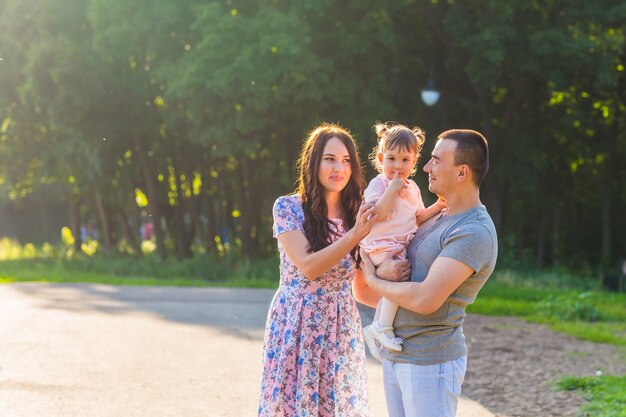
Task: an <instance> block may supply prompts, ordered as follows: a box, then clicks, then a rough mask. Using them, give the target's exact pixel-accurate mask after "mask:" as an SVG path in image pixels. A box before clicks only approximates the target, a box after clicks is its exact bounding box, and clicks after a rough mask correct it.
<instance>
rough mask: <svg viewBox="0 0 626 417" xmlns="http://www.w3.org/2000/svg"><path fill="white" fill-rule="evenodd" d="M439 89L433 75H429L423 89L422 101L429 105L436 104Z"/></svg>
mask: <svg viewBox="0 0 626 417" xmlns="http://www.w3.org/2000/svg"><path fill="white" fill-rule="evenodd" d="M439 95H440V94H439V91H437V89H436V88H435V82H434V81H433V79H432V76H430V75H429V76H428V82H427V83H426V87H424V89H423V90H422V101H423V102H424V104H426V105H427V106H428V107H432V106H434V105H435V104H436V103H437V101H439Z"/></svg>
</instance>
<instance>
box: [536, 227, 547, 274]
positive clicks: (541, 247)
mask: <svg viewBox="0 0 626 417" xmlns="http://www.w3.org/2000/svg"><path fill="white" fill-rule="evenodd" d="M540 218H541V220H540V222H539V233H538V235H537V253H536V255H535V262H536V264H537V266H538V267H539V268H541V267H543V259H544V251H545V244H544V239H545V235H546V224H547V221H546V216H545V215H542V216H541V217H540Z"/></svg>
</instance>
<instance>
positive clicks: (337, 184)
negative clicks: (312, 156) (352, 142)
mask: <svg viewBox="0 0 626 417" xmlns="http://www.w3.org/2000/svg"><path fill="white" fill-rule="evenodd" d="M351 175H352V165H351V162H350V154H349V153H348V149H347V148H346V145H344V144H343V142H342V141H341V140H340V139H339V138H337V137H332V138H330V139H329V140H328V142H326V146H325V147H324V151H323V154H322V161H321V162H320V168H319V173H318V176H317V179H318V180H319V182H320V184H321V186H322V188H323V189H324V192H325V194H326V195H329V194H333V193H340V192H341V190H343V189H344V188H345V186H346V185H348V181H350V176H351Z"/></svg>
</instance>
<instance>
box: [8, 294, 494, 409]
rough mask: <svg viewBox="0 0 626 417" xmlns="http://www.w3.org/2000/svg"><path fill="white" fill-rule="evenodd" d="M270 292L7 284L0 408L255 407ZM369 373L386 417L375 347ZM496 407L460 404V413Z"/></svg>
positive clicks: (375, 404) (373, 397) (374, 404)
mask: <svg viewBox="0 0 626 417" xmlns="http://www.w3.org/2000/svg"><path fill="white" fill-rule="evenodd" d="M272 295H273V291H271V290H252V289H219V288H172V287H118V286H107V285H83V284H76V285H54V284H9V285H0V417H196V416H197V417H222V416H224V417H234V416H237V417H239V416H254V415H255V412H256V407H257V405H256V404H257V400H258V389H259V381H260V371H261V369H260V355H261V345H262V338H263V326H264V323H265V316H266V312H267V307H268V305H269V301H270V300H271V297H272ZM370 314H371V311H367V310H364V311H362V315H364V316H369V315H370ZM368 375H369V383H370V384H369V390H370V407H371V415H372V417H379V416H381V417H386V416H387V413H386V411H385V407H384V395H383V390H382V369H381V367H380V365H379V364H378V363H376V362H375V361H374V360H372V359H371V358H370V360H369V362H368ZM492 416H493V414H492V413H490V412H488V411H487V410H486V409H484V408H483V407H481V406H480V405H479V404H477V403H475V402H473V401H470V400H466V399H463V400H462V402H461V404H460V409H459V413H458V417H492Z"/></svg>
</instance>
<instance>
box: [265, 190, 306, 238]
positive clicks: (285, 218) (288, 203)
mask: <svg viewBox="0 0 626 417" xmlns="http://www.w3.org/2000/svg"><path fill="white" fill-rule="evenodd" d="M272 214H273V216H274V225H273V227H272V236H274V237H275V238H276V237H278V235H280V234H281V233H285V232H290V231H292V230H302V231H304V226H303V225H304V213H303V212H302V205H301V204H298V201H296V199H295V198H294V197H292V196H283V197H279V198H278V199H277V200H276V202H274V208H273V209H272Z"/></svg>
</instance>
